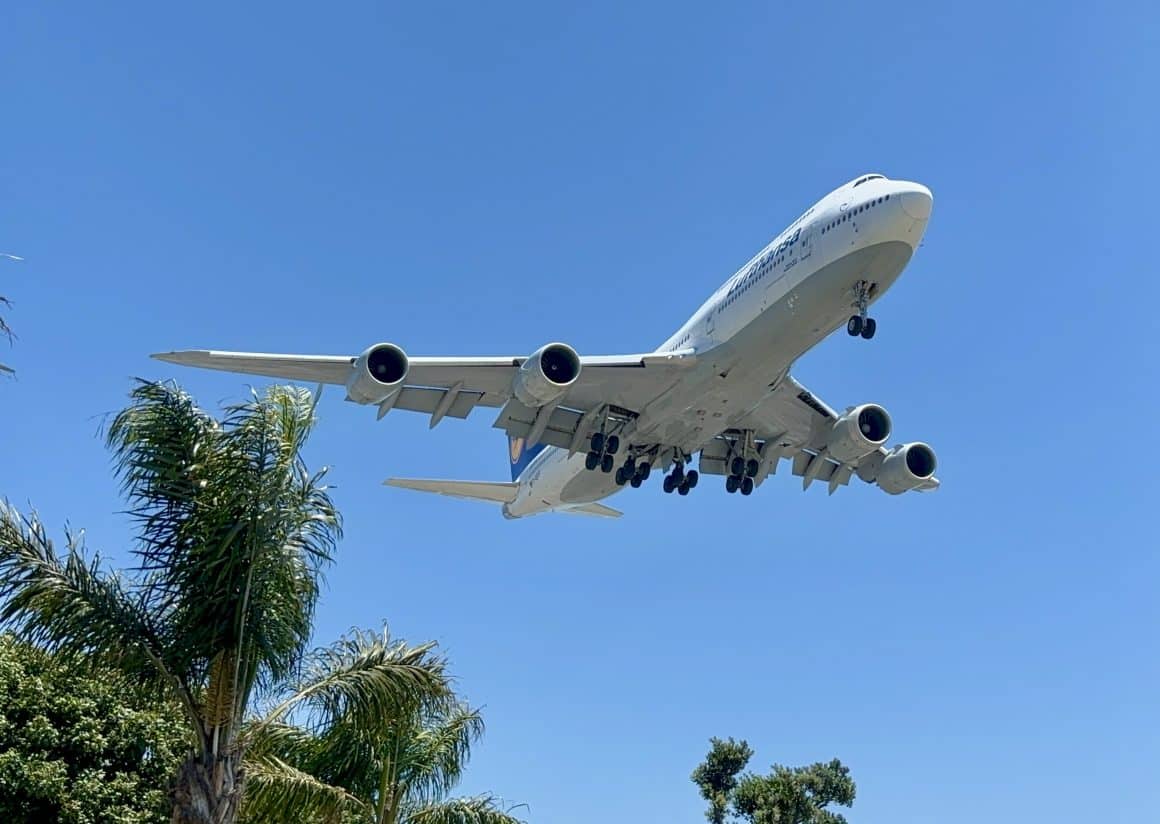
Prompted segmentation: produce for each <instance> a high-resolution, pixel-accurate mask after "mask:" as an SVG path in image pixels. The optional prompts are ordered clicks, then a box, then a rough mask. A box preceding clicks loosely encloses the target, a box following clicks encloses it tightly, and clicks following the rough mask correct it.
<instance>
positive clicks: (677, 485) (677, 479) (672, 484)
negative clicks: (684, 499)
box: [663, 462, 701, 495]
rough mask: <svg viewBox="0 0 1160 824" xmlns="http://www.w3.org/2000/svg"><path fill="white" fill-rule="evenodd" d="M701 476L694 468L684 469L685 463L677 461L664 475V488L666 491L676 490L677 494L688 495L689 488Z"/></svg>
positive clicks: (693, 485)
mask: <svg viewBox="0 0 1160 824" xmlns="http://www.w3.org/2000/svg"><path fill="white" fill-rule="evenodd" d="M700 479H701V476H700V475H699V474H698V473H697V470H695V469H689V470H686V469H685V464H684V463H682V462H678V463H677V465H676V466H674V467H673V471H672V472H670V473H669V474H668V475H665V482H664V485H663V486H664V490H665V492H666V493H670V492H674V491H675V492H676V493H677V494H678V495H688V494H689V490H690V489H692V488H694V487H695V486H696V485H697V481H699V480H700Z"/></svg>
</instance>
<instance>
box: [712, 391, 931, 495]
mask: <svg viewBox="0 0 1160 824" xmlns="http://www.w3.org/2000/svg"><path fill="white" fill-rule="evenodd" d="M837 419H838V413H837V412H836V411H835V410H834V409H833V408H832V407H830V406H829V405H828V404H827V403H826V402H825V401H823V400H822V399H821V398H819V397H818V396H817V395H815V394H814V393H813V392H811V391H810V390H808V389H807V388H806V387H804V386H803V385H802V384H800V383H799V382H798V381H797V380H795V379H794V378H793V376H789V375H787V376H786V378H785V379H784V380H783V381H782V382H781V383H780V384H778V386H777V388H776V389H774V391H773V392H771V393H770V394H769V395H768V396H767V397H766V398H765V400H763V401H762V402H761V403H760V404H758V405H757V406H756V407H754V408H753V409H752V410H750V412H749V413H748V415H747V416H746V417H745V418H744V419H743V420H741V421H740V422H738V423H737V424H736V427H737V429H738V430H751V431H753V432H754V433H755V435H756V440H757V441H758V442H759V443H758V444H757V446H758V448H759V449H760V453H761V456H762V460H761V469H760V470H759V472H758V475H757V477H756V478H755V479H754V480H755V481H756V482H757V483H761V482H762V481H763V480H764V479H765V478H766V477H767V476H768V475H770V474H772V473H773V472H776V471H777V465H778V462H779V461H780V460H781V458H789V459H791V460H792V462H793V474H795V475H797V476H799V477H801V478H802V479H803V488H805V487H808V486H809V485H810V484H811V483H813V482H814V481H820V482H822V483H826V484H827V485H828V487H829V491H830V494H833V492H834V490H835V489H837V487H839V486H845V485H846V484H848V483H849V482H850V478H851V477H852V476H853V475H854V474H855V473H857V475H858V476H859V477H860V478H862V479H863V480H864V481H867V482H873V481H874V480H875V478H876V477H877V473H878V470H879V468H880V467H881V466H882V462H883V461H884V460H885V459H886V457H887V456H888V455H889V454H890V451H891V450H888V449H886V448H879V449H878V450H876V451H874V452H872V453H870V454H869V455H867V456H865V457H863V458H862V459H861V460H859V461H858V462H857V464H856V465H854V464H843V463H840V462H838V461H836V460H834V459H833V458H830V457H828V456H827V454H826V449H825V446H826V438H827V436H828V434H829V432H830V431H831V429H832V427H833V424H834V422H835V421H836V420H837ZM728 454H729V452H728V443H727V442H726V441H724V440H723V439H718V442H715V443H713V444H710V445H708V446H706V448H705V450H704V452H703V453H702V459H701V467H702V470H703V471H705V472H708V473H709V474H720V475H724V474H726V472H725V461H726V459H727V456H728ZM938 487H939V480H938V479H937V478H935V477H930V478H928V479H927V480H925V481H924V482H922V483H921V484H920V485H919V486H917V487H915V488H916V489H917V490H918V491H920V492H931V491H934V490H935V489H938Z"/></svg>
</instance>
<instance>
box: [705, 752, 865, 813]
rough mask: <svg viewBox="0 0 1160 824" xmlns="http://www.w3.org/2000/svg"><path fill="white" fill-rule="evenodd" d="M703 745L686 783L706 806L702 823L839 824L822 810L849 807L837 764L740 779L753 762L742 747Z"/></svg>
mask: <svg viewBox="0 0 1160 824" xmlns="http://www.w3.org/2000/svg"><path fill="white" fill-rule="evenodd" d="M709 744H710V747H709V754H708V755H707V756H706V757H705V760H704V761H703V762H702V763H701V764H700V766H698V767H697V769H695V770H694V771H693V775H692V780H693V783H694V784H696V785H697V786H698V787H699V788H700V790H701V796H702V797H703V798H705V800H707V801H708V802H709V809H708V811H707V812H706V813H705V817H706V818H707V819H709V821H711V822H712V823H713V824H725V822H726V821H728V820H733V821H742V822H748V824H845V821H846V819H845V817H844V816H842V815H840V814H839V813H835V812H832V811H830V810H828V809H826V808H827V807H828V806H829V805H831V804H838V805H840V806H843V807H850V806H853V804H854V790H855V788H854V779H852V778H850V770H849V768H848V767H845V766H843V765H842V762H841V761H839V760H838V759H836V758H835V759H834V760H833V761H829V762H818V763H816V764H810V765H809V766H807V767H783V766H781V765H780V764H775V765H774V766H773V771H772V772H771V773H770V774H769V775H757V774H755V773H746V774H744V775H742V774H741V771H742V770H744V769H745V767H746V765H748V763H749V759H750V758H752V757H753V750H751V749H750V748H749V745H748V744H747V743H746V742H745V741H734V740H733V739H732V738H730V739H727V740H724V741H722V740H721V739H719V738H711V739H710V740H709Z"/></svg>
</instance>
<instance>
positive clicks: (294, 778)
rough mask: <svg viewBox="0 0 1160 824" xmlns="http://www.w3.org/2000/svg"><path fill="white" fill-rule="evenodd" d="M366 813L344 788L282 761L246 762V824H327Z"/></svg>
mask: <svg viewBox="0 0 1160 824" xmlns="http://www.w3.org/2000/svg"><path fill="white" fill-rule="evenodd" d="M365 811H366V805H365V804H363V802H361V801H359V799H357V798H355V797H354V796H353V795H351V794H350V793H348V792H346V791H345V790H343V789H342V788H341V787H333V786H331V785H329V784H326V783H323V782H322V781H319V780H318V779H317V778H315V777H314V776H312V775H310V774H309V773H306V772H303V771H302V770H299V769H296V768H295V767H293V766H291V765H290V764H287V763H286V762H285V761H283V760H282V759H280V758H277V757H275V756H271V755H266V756H262V757H257V758H250V759H247V762H246V790H245V796H244V797H243V799H242V809H241V816H240V819H241V821H242V822H243V823H245V822H262V824H281V822H285V824H304V823H305V822H310V824H328V823H329V822H342V821H344V820H347V817H348V816H358V815H359V814H360V813H365Z"/></svg>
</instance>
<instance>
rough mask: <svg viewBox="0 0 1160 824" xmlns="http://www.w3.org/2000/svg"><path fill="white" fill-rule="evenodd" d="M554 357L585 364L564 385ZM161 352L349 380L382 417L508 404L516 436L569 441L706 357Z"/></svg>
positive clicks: (378, 349) (182, 359)
mask: <svg viewBox="0 0 1160 824" xmlns="http://www.w3.org/2000/svg"><path fill="white" fill-rule="evenodd" d="M379 354H381V355H382V357H383V358H384V359H389V358H394V360H391V361H390V362H389V363H386V365H385V367H384V368H385V369H387V370H388V371H389V370H394V372H393V373H391V374H387V373H386V372H384V373H383V374H387V377H389V378H392V379H391V380H375V379H374V377H373V374H372V373H371V371H370V370H373V368H374V366H375V362H374V361H373V358H375V357H377V356H378V355H379ZM553 355H555V356H559V357H560V358H562V359H563V361H562V362H564V363H565V366H566V368H568V369H574V370H575V375H574V376H572V379H571V380H569V381H563V380H561V381H560V382H559V385H557V384H554V383H553V382H552V378H551V377H549V376H548V375H547V374H546V373H545V372H543V370H544V369H547V368H548V366H541V364H542V363H543V364H549V362H548V360H547V359H548V358H550V357H551V356H553ZM153 357H154V358H156V359H157V360H162V361H166V362H168V363H176V364H180V365H182V366H196V367H200V368H202V369H216V370H220V371H223V372H238V373H241V374H246V375H263V376H266V377H271V378H284V379H288V380H295V381H304V382H309V383H325V384H336V385H340V386H346V387H347V398H348V400H353V401H355V402H358V403H366V404H374V405H376V406H378V409H379V417H382V416H383V415H385V414H386V413H387V412H389V411H390V410H392V409H403V410H408V411H412V412H421V413H424V414H427V415H430V416H431V426H435V425H436V424H438V423H439V421H440V420H442V419H443V418H444V417H446V416H450V417H453V418H466V417H467V415H468V414H469V413H470V412H471V410H472V409H474V408H475V407H477V406H486V407H502V410H501V412H500V414H499V417H498V418H497V419H496V421H495V426H496V427H498V428H500V429H504V430H506V431H507V432H508V433H509V434H510V435H512V436H513V437H525V438H528V439H529V441H542V442H544V443H548V444H553V445H556V446H565V447H568V446H571V445H573V444H574V442H575V441H576V440H577V439H578V438H581V437H583V436H584V435H585V434H586V432H585V431H582V430H584V429H586V428H591V426H592V424H593V423H594V421H595V419H596V417H597V416H598V415H607V416H611V417H613V418H616V417H618V416H619V417H620V419H622V420H627V419H630V418H632V417H635V416H636V415H637V414H639V413H640V411H641V410H643V409H644V407H645V406H646V405H647V404H648V403H649V402H650V401H652V400H654V399H655V398H657V397H658V396H660V395H661V394H663V393H664V391H665V390H667V389H668V388H669V387H670V386H672V385H673V384H675V383H676V382H677V381H678V380H680V378H681V376H682V375H683V374H684V372H685V371H686V370H687V369H688V368H689V367H691V366H692V365H693V364H694V363H695V359H696V358H695V355H694V354H693V353H692V351H691V350H683V351H679V352H666V353H645V354H637V355H601V356H589V357H580V356H578V355H576V354H575V352H573V351H572V350H571V348H570V347H566V346H564V345H563V344H549V345H548V346H545V347H543V348H542V349H540V350H539V351H537V352H535V353H533V354H532V355H531V356H510V357H482V358H481V357H416V358H410V357H407V356H406V354H405V353H403V351H402V350H401V349H399V348H398V347H395V346H393V345H390V344H379V345H377V346H372V347H371V348H369V349H367V350H366V351H365V352H363V353H362V354H361V355H354V356H349V355H278V354H265V353H258V352H219V351H211V350H187V351H181V352H165V353H159V354H155V355H153ZM569 359H573V360H569ZM525 366H527V367H528V368H527V369H525V368H524V367H525ZM549 366H550V364H549ZM564 377H567V376H566V375H565V376H564ZM396 378H397V379H396ZM525 378H529V379H530V378H541V379H542V380H541V381H540V383H539V384H537V385H536V386H534V387H532V388H531V389H530V390H529V391H532V390H535V391H540V392H543V393H544V394H542V395H540V396H539V398H546V397H547V395H548V394H551V393H553V392H555V393H556V396H555V397H553V398H552V399H551V400H550V401H547V400H545V401H543V402H540V400H539V399H533V398H530V397H529V395H528V393H527V392H525V393H523V394H522V398H521V397H517V395H518V394H519V393H517V392H516V387H517V383H518V382H519V380H521V379H525ZM528 400H531V401H532V403H530V404H529V403H525V402H524V401H528ZM537 429H538V430H539V431H538V432H536V430H537ZM530 435H536V437H535V438H529V437H528V436H530Z"/></svg>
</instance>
